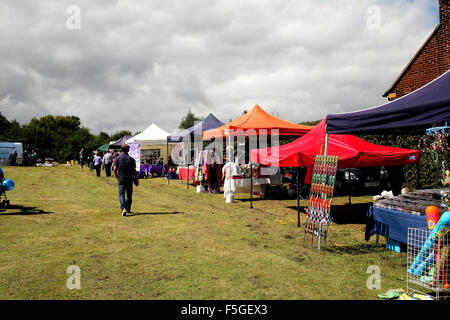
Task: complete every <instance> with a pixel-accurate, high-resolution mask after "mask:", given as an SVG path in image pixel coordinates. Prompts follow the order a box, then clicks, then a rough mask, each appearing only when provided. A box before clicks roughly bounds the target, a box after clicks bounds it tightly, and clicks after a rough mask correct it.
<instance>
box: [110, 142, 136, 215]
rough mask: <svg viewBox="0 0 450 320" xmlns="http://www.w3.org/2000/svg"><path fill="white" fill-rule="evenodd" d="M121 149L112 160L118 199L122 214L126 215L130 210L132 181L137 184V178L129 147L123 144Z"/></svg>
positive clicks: (134, 162)
mask: <svg viewBox="0 0 450 320" xmlns="http://www.w3.org/2000/svg"><path fill="white" fill-rule="evenodd" d="M121 150H122V153H121V155H120V156H118V157H117V158H116V159H115V160H114V175H115V176H116V178H117V181H118V183H119V201H120V209H121V210H122V216H126V215H127V213H130V212H131V202H132V195H133V183H134V184H136V186H138V185H139V180H138V173H137V171H136V161H135V160H134V159H133V158H132V157H130V156H129V155H128V151H130V147H129V146H128V145H127V144H123V145H122V146H121ZM125 196H126V197H125ZM125 198H126V199H125Z"/></svg>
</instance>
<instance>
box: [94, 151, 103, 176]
mask: <svg viewBox="0 0 450 320" xmlns="http://www.w3.org/2000/svg"><path fill="white" fill-rule="evenodd" d="M94 168H95V172H96V173H97V177H100V170H101V168H102V157H100V152H97V155H96V156H95V157H94Z"/></svg>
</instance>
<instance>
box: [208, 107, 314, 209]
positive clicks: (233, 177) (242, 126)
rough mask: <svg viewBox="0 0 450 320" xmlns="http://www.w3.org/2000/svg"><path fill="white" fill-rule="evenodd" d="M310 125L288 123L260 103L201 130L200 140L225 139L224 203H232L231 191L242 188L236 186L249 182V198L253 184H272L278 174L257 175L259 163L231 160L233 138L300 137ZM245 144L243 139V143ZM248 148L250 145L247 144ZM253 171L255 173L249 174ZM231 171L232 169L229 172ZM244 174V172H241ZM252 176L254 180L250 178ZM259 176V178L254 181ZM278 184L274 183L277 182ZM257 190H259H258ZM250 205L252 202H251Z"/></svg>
mask: <svg viewBox="0 0 450 320" xmlns="http://www.w3.org/2000/svg"><path fill="white" fill-rule="evenodd" d="M311 129H312V127H310V126H303V125H298V124H295V123H291V122H288V121H285V120H282V119H280V118H277V117H274V116H272V115H270V114H269V113H267V112H266V111H264V110H263V109H262V108H261V107H260V106H258V105H255V106H254V107H253V109H252V110H250V111H249V112H247V113H245V114H243V115H242V116H240V117H239V118H237V119H235V120H233V121H231V122H229V123H227V124H225V125H223V126H221V127H218V128H216V129H213V130H209V131H205V132H204V133H203V140H209V139H213V138H221V139H222V138H225V139H226V143H227V148H231V149H229V150H228V151H227V152H228V153H229V154H228V158H227V163H225V165H224V167H225V168H227V170H226V171H223V172H222V174H223V175H224V176H225V181H224V196H225V198H226V197H227V196H228V197H229V198H228V199H227V202H233V198H234V193H235V192H239V191H241V190H243V187H240V185H242V186H244V185H250V189H251V190H250V195H251V200H252V195H253V186H256V187H257V188H258V189H260V186H262V185H268V184H273V183H275V181H279V180H280V181H281V176H280V175H278V177H269V176H268V175H267V174H266V175H263V176H261V173H260V171H259V165H256V166H255V165H254V164H252V163H247V164H246V163H245V161H244V159H245V156H244V157H243V159H240V161H239V159H238V161H234V157H235V156H236V155H235V153H234V143H235V137H242V136H249V137H252V136H262V135H264V136H277V137H279V136H283V135H285V136H299V137H300V136H303V135H305V134H306V133H307V132H308V131H309V130H311ZM245 143H247V142H245ZM256 143H258V141H256ZM249 149H250V146H249ZM247 169H248V175H247V176H242V172H240V171H245V170H247ZM253 170H255V172H256V173H255V174H253ZM232 171H234V172H232ZM244 175H245V173H244ZM253 178H255V180H254V181H253ZM258 179H261V180H258ZM277 183H278V182H277ZM259 192H261V189H260V191H259ZM250 206H251V207H252V202H251V205H250Z"/></svg>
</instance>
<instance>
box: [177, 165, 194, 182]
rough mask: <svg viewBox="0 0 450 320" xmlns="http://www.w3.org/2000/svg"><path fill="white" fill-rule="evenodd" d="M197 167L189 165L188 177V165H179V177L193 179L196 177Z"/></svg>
mask: <svg viewBox="0 0 450 320" xmlns="http://www.w3.org/2000/svg"><path fill="white" fill-rule="evenodd" d="M196 169H197V168H196V167H189V177H188V168H187V167H179V168H178V178H179V179H180V180H191V179H193V178H194V175H195V170H196Z"/></svg>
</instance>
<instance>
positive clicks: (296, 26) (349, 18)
mask: <svg viewBox="0 0 450 320" xmlns="http://www.w3.org/2000/svg"><path fill="white" fill-rule="evenodd" d="M72 3H73V2H72V1H68V0H67V1H39V2H32V1H30V2H28V1H12V0H11V1H3V2H2V4H0V37H1V38H2V42H0V61H2V63H0V112H2V113H3V114H5V115H6V116H7V117H9V118H17V119H18V120H19V121H22V122H24V121H28V120H29V119H30V118H31V117H33V116H40V115H43V114H45V113H53V114H74V115H77V116H79V117H80V118H81V120H82V122H83V125H86V126H88V127H89V128H91V129H93V130H94V131H100V130H105V131H107V132H113V131H116V130H120V129H131V130H132V131H141V130H143V129H145V128H146V127H147V126H148V125H150V124H151V123H152V122H154V123H156V124H158V125H159V126H160V127H162V128H163V129H165V130H167V131H171V130H174V129H176V128H177V126H178V124H179V121H180V119H181V117H182V116H183V115H184V114H185V113H186V111H187V109H188V108H191V109H192V110H193V111H194V112H196V113H199V114H202V115H206V114H208V113H209V112H213V113H214V114H215V115H216V116H217V117H218V118H220V119H221V120H222V121H228V120H229V119H230V118H235V117H237V116H239V115H240V114H241V113H242V110H243V109H250V108H251V107H252V106H253V105H254V104H260V105H261V106H262V107H266V108H267V109H268V110H269V111H271V112H273V113H274V114H279V116H280V117H282V118H284V119H287V120H290V121H294V122H299V121H304V120H314V119H319V118H322V117H324V116H325V115H326V114H328V113H332V112H342V111H350V110H357V109H359V108H362V107H369V106H373V105H377V104H380V103H382V102H385V99H383V98H382V97H381V94H382V93H383V92H384V90H385V89H386V88H387V87H388V86H389V85H390V83H391V82H392V81H393V80H394V79H395V77H396V75H397V74H398V72H400V71H401V69H402V68H403V66H404V65H405V64H406V63H407V62H408V61H409V59H410V58H411V57H412V55H413V54H414V53H415V51H416V50H417V49H418V48H419V47H420V45H421V44H422V43H423V41H424V40H425V38H426V37H427V36H428V35H429V33H430V32H431V31H432V29H433V28H434V27H435V24H436V15H437V7H436V5H430V2H428V1H415V2H410V1H407V0H397V1H387V0H372V1H368V0H364V1H361V0H352V1H349V0H334V1H332V0H330V1H320V2H318V1H314V0H309V1H288V0H285V1H270V0H264V1H263V0H260V1H225V0H224V1H206V0H189V1H179V0H177V1H156V0H155V1H146V2H141V3H137V2H136V3H135V2H130V1H109V0H105V1H95V2H92V1H87V0H85V1H78V2H77V3H78V5H79V6H80V8H81V19H82V20H81V30H75V31H70V30H68V29H67V28H66V19H67V17H68V14H67V13H66V9H67V6H69V5H71V4H72ZM369 5H378V6H379V7H380V8H381V13H382V16H381V18H382V28H381V30H368V29H367V27H366V19H367V14H366V9H367V7H368V6H369Z"/></svg>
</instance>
